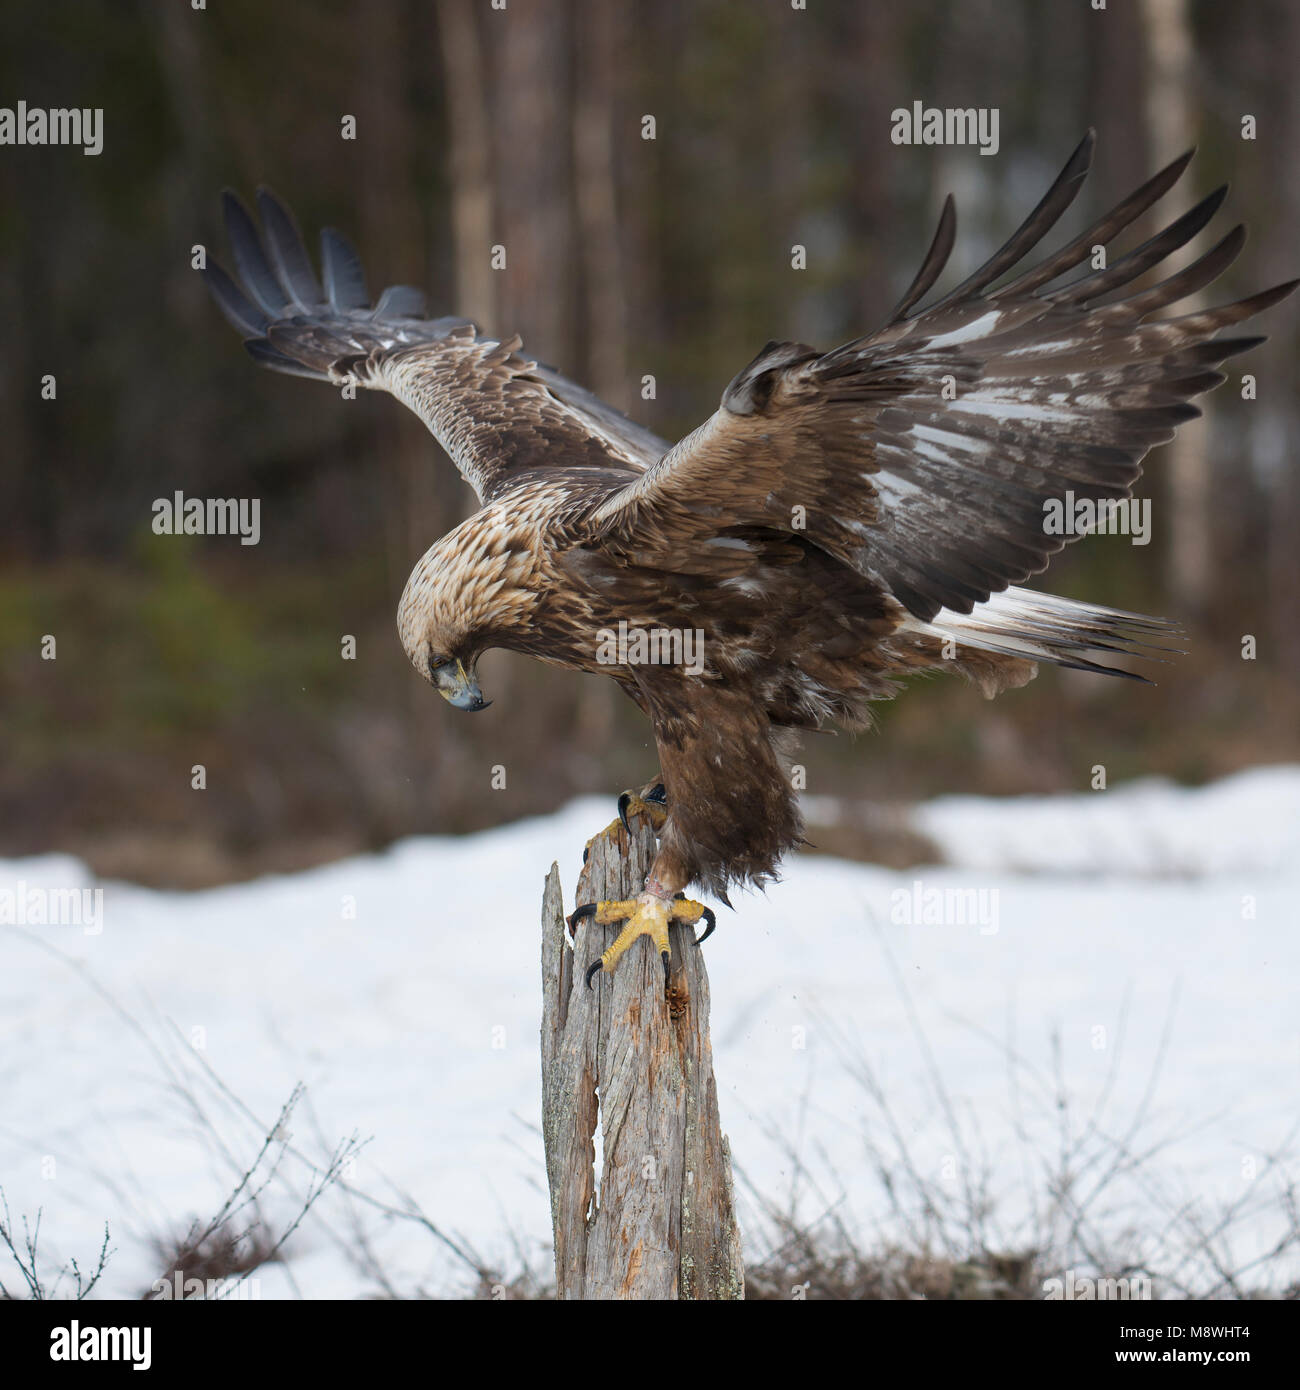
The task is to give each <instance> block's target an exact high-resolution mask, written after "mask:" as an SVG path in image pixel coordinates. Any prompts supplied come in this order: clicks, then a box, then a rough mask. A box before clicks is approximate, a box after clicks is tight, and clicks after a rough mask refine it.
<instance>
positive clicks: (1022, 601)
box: [903, 586, 1180, 685]
mask: <svg viewBox="0 0 1300 1390" xmlns="http://www.w3.org/2000/svg"><path fill="white" fill-rule="evenodd" d="M903 628H904V630H905V631H913V632H917V633H920V634H924V635H925V636H927V637H931V638H934V637H938V638H940V639H943V640H951V641H954V642H956V643H957V645H958V647H959V648H960V647H967V648H975V649H976V650H978V651H982V652H995V653H997V654H999V655H1001V656H1007V657H1013V658H1017V659H1018V660H1021V661H1031V662H1032V661H1049V662H1051V663H1052V664H1053V665H1055V666H1069V667H1073V668H1074V669H1075V670H1079V671H1097V672H1100V673H1101V674H1103V675H1107V676H1124V677H1126V678H1127V679H1129V680H1136V681H1144V682H1145V683H1146V684H1148V685H1149V684H1151V682H1150V681H1148V680H1147V678H1146V677H1145V676H1142V675H1139V674H1138V673H1137V672H1135V671H1126V670H1124V669H1123V668H1121V667H1118V666H1111V665H1108V664H1106V663H1107V661H1108V660H1110V659H1112V658H1113V657H1115V656H1120V657H1141V658H1142V659H1143V660H1147V661H1159V660H1161V659H1162V658H1161V657H1159V656H1156V655H1153V653H1156V652H1168V653H1176V652H1177V650H1178V649H1177V648H1176V647H1169V646H1165V645H1164V644H1163V643H1162V642H1161V641H1159V640H1156V639H1166V640H1167V639H1170V638H1175V637H1176V636H1177V635H1178V633H1179V631H1180V629H1179V627H1178V624H1176V623H1173V622H1170V621H1168V620H1167V619H1164V618H1152V617H1147V616H1146V615H1145V614H1142V613H1128V612H1125V611H1124V610H1123V609H1120V608H1103V607H1100V606H1098V605H1097V604H1093V603H1081V602H1079V601H1078V600H1077V599H1072V598H1060V597H1058V596H1057V595H1056V594H1039V593H1034V592H1033V591H1031V590H1029V589H1018V588H1015V587H1014V586H1013V587H1011V588H1008V589H1004V590H1003V591H1002V592H1001V593H997V594H993V595H992V596H991V597H990V598H989V599H988V601H987V602H986V603H977V604H976V605H975V607H974V609H973V610H972V611H971V612H970V613H956V612H954V611H953V610H952V609H949V608H941V609H940V610H939V612H938V613H936V614H935V616H934V618H933V620H932V621H931V622H928V623H923V622H921V621H919V620H918V619H915V618H912V619H909V620H908V621H907V622H905V623H904V624H903ZM1017 683H1018V682H1017Z"/></svg>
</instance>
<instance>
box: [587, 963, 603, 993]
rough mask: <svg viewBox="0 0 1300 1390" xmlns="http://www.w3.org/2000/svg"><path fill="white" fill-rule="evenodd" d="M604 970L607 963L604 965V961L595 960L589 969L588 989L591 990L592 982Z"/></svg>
mask: <svg viewBox="0 0 1300 1390" xmlns="http://www.w3.org/2000/svg"><path fill="white" fill-rule="evenodd" d="M604 968H605V963H604V961H600V960H593V961H592V963H591V964H590V965H589V966H588V967H587V988H588V989H590V988H591V982H592V981H593V980H594V979H595V978H596V976H597V975H599V974H600V972H601V971H602V970H603V969H604Z"/></svg>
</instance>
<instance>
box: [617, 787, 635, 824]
mask: <svg viewBox="0 0 1300 1390" xmlns="http://www.w3.org/2000/svg"><path fill="white" fill-rule="evenodd" d="M631 804H632V793H631V792H624V793H623V795H622V796H620V797H619V799H618V818H619V820H621V821H622V822H623V829H624V830H626V831H627V833H628V834H629V835H630V834H631V833H632V827H631V826H630V825H629V824H628V823H627V808H628V807H629V806H630V805H631Z"/></svg>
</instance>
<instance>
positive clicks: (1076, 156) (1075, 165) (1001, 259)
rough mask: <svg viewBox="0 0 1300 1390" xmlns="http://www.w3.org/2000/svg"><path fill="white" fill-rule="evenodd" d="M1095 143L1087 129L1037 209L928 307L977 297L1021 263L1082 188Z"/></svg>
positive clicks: (1091, 131) (1093, 132)
mask: <svg viewBox="0 0 1300 1390" xmlns="http://www.w3.org/2000/svg"><path fill="white" fill-rule="evenodd" d="M1096 143H1097V133H1096V131H1094V130H1089V131H1088V133H1087V134H1086V135H1085V136H1084V137H1083V139H1082V140H1080V141H1079V143H1078V145H1077V146H1076V147H1075V150H1074V153H1073V154H1072V155H1071V156H1070V158H1069V159H1068V160H1067V161H1066V164H1065V168H1064V169H1062V170H1061V172H1060V173H1059V174H1058V175H1057V176H1056V181H1055V182H1054V183H1053V184H1052V186H1051V188H1049V189H1048V190H1047V192H1046V193H1044V194H1043V196H1042V198H1041V199H1039V202H1038V206H1037V207H1036V208H1035V209H1034V210H1033V212H1031V213H1030V214H1029V216H1028V217H1026V218H1025V220H1024V221H1023V222H1022V223H1021V224H1020V226H1019V227H1018V228H1017V229H1016V230H1015V231H1014V232H1013V233H1012V234H1011V236H1010V238H1009V239H1008V240H1007V241H1006V243H1005V244H1004V245H1003V246H1002V247H1001V248H1000V249H999V250H998V251H995V252H994V253H993V255H991V256H990V257H989V258H988V260H987V261H985V262H984V264H983V265H982V266H980V268H979V269H978V270H976V271H975V272H974V273H973V274H972V275H969V276H967V278H966V279H965V280H963V281H962V282H961V284H960V285H958V286H957V288H956V289H955V290H953V291H952V292H951V293H950V294H947V295H945V296H944V297H943V298H942V299H940V300H938V301H937V302H936V303H935V304H933V305H931V306H930V307H931V308H933V309H937V308H939V307H940V306H941V305H945V304H953V303H956V302H957V301H959V300H962V299H968V298H971V297H973V296H974V295H975V294H977V293H978V292H979V291H980V290H982V289H983V288H984V287H985V286H986V285H991V284H992V283H993V281H994V280H996V279H997V278H998V276H999V275H1003V274H1005V272H1006V271H1008V270H1010V269H1011V267H1012V266H1013V265H1015V264H1016V262H1017V261H1019V260H1022V259H1023V258H1024V257H1025V256H1027V255H1028V254H1029V252H1030V251H1031V250H1033V248H1034V247H1035V246H1036V245H1037V244H1038V243H1039V242H1040V241H1041V240H1042V239H1043V237H1045V236H1046V235H1047V233H1048V232H1049V231H1051V229H1052V228H1053V227H1054V226H1055V225H1056V223H1057V222H1058V221H1059V220H1060V217H1061V214H1062V213H1063V212H1064V211H1065V210H1066V208H1068V207H1069V206H1070V204H1071V203H1072V202H1074V200H1075V198H1077V197H1078V195H1079V190H1080V189H1081V188H1082V187H1083V181H1084V179H1086V178H1087V176H1088V169H1089V167H1090V166H1091V164H1092V151H1093V146H1094V145H1095V144H1096Z"/></svg>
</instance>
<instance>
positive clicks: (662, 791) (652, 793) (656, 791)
mask: <svg viewBox="0 0 1300 1390" xmlns="http://www.w3.org/2000/svg"><path fill="white" fill-rule="evenodd" d="M641 800H642V801H657V802H658V803H659V805H660V806H667V805H668V788H667V787H665V786H664V784H663V783H662V782H656V783H655V784H654V786H653V787H651V788H650V790H649V791H648V792H646V794H645V795H644V796H643V797H642V798H641Z"/></svg>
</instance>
